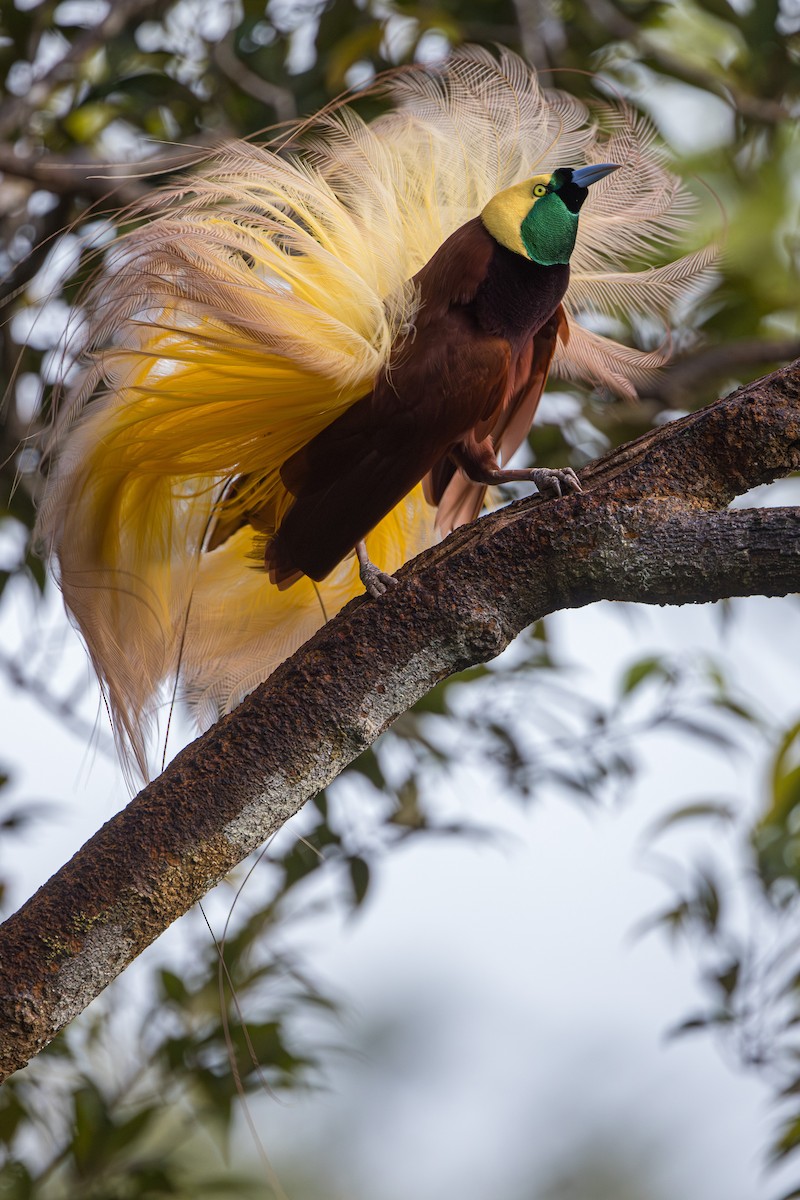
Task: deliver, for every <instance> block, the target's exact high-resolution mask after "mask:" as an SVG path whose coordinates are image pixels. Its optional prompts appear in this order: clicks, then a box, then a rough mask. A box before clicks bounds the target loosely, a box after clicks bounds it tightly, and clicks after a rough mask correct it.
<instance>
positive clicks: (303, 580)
mask: <svg viewBox="0 0 800 1200" xmlns="http://www.w3.org/2000/svg"><path fill="white" fill-rule="evenodd" d="M385 92H386V96H387V98H388V100H389V101H390V103H391V109H390V111H389V112H387V113H386V114H385V115H383V116H381V117H379V118H377V119H376V120H374V121H372V122H371V123H368V124H367V123H365V122H364V121H362V120H361V119H360V117H358V116H357V115H356V114H355V113H354V112H353V111H352V110H350V109H347V108H338V109H332V110H324V111H323V112H322V113H320V114H318V115H317V117H316V118H313V119H311V120H310V121H306V122H303V124H302V127H301V128H298V130H297V131H296V136H295V137H294V138H293V145H294V148H292V149H291V150H289V151H287V152H284V151H279V150H276V149H271V148H268V147H258V146H254V145H250V144H238V145H234V146H227V147H224V148H222V149H220V150H219V151H218V152H216V153H214V154H213V155H211V156H210V157H209V158H208V160H207V161H206V162H205V163H204V164H203V165H202V167H201V168H200V169H199V170H198V171H197V172H196V173H195V174H194V175H193V176H192V177H191V178H189V179H187V180H186V181H185V182H184V183H183V184H182V185H181V186H180V187H178V188H173V189H172V190H169V191H164V192H161V193H159V194H158V196H157V199H156V201H155V202H154V204H153V205H152V206H151V208H150V210H149V212H148V213H147V219H146V220H144V221H142V220H141V218H139V219H138V220H137V222H136V223H135V225H133V227H132V228H131V229H130V230H129V231H128V232H126V233H124V234H123V235H122V236H121V238H120V239H119V240H118V241H117V243H116V244H115V246H114V248H113V250H112V251H111V252H110V253H109V255H108V258H107V261H106V263H105V264H104V266H103V268H102V270H101V271H100V273H99V275H98V278H97V281H96V283H95V285H94V288H93V290H92V292H91V295H90V297H89V301H88V305H87V319H86V333H85V337H84V346H83V362H84V369H83V372H82V374H81V377H80V379H79V380H78V382H77V383H76V384H74V385H73V386H72V388H71V391H70V392H69V394H68V395H67V396H66V402H65V403H64V404H62V405H61V406H60V408H59V411H58V413H57V415H56V417H55V420H54V428H53V433H52V439H51V448H50V453H49V455H48V458H49V459H51V460H52V461H54V463H55V466H54V467H53V468H52V470H51V473H50V477H49V480H48V484H47V488H46V492H45V496H44V500H43V503H42V507H41V513H40V517H39V523H38V532H39V536H40V540H41V542H42V543H43V544H44V546H45V547H46V549H47V550H48V551H49V552H50V553H51V554H52V555H53V556H54V558H55V560H56V561H57V569H58V575H59V579H60V584H61V587H62V589H63V593H64V599H65V603H66V605H67V608H68V609H69V611H70V612H71V614H72V615H73V617H74V619H75V621H76V622H77V624H78V626H79V628H80V630H81V633H82V635H83V638H84V640H85V642H86V645H87V647H88V650H89V654H90V656H91V658H92V662H93V664H94V666H95V669H96V671H97V674H98V677H99V679H100V681H101V685H102V687H103V689H104V692H105V695H106V697H107V701H108V705H109V708H110V712H111V714H112V719H113V724H114V730H115V735H116V738H117V742H118V745H119V747H120V750H121V753H122V755H123V757H124V758H125V759H127V760H128V761H132V762H133V763H134V764H135V765H136V766H137V767H138V769H139V771H140V772H141V773H142V774H143V775H146V774H147V771H148V764H147V745H148V738H149V734H150V730H151V726H152V723H153V720H154V717H155V715H156V712H157V709H158V707H159V705H160V703H161V702H162V700H163V698H164V695H165V694H166V692H167V690H168V689H169V688H170V687H171V686H172V685H174V681H175V679H176V677H178V676H179V677H180V684H181V690H182V694H183V695H184V697H185V698H186V699H187V701H188V702H189V704H190V705H191V707H192V708H193V710H194V713H195V715H196V717H197V720H198V721H199V723H200V724H201V725H206V724H210V723H211V722H212V721H213V720H215V719H216V718H217V717H218V716H219V715H220V714H221V713H223V712H226V711H229V710H230V709H231V708H233V707H234V706H235V705H236V704H237V703H238V701H239V700H240V699H241V698H242V696H243V695H245V694H246V693H247V692H249V691H250V690H252V688H253V687H255V686H256V685H257V684H258V683H259V682H260V681H261V680H263V679H264V678H265V677H266V676H267V675H268V674H269V673H270V672H271V671H272V670H273V669H274V668H275V667H276V666H277V665H278V664H279V663H280V662H282V661H283V660H284V659H285V658H286V657H287V656H288V655H290V654H291V653H292V652H293V651H294V650H295V649H297V647H298V646H300V645H301V644H302V643H303V642H304V641H306V640H307V639H308V638H309V637H310V636H311V634H313V633H314V632H315V631H316V630H317V629H318V628H319V627H320V626H321V624H322V623H323V622H324V621H325V620H326V619H328V618H329V617H330V616H332V615H333V614H334V613H336V612H337V611H338V610H339V609H340V608H341V607H342V606H343V605H344V604H346V603H347V601H349V600H350V599H351V598H352V597H353V596H355V595H357V594H358V593H359V592H360V591H361V590H362V583H361V581H360V580H363V581H364V583H365V584H366V586H367V588H368V590H369V591H370V592H372V593H373V594H374V595H379V594H380V592H381V591H382V590H383V589H384V588H385V587H386V586H388V580H389V577H390V576H391V574H392V573H393V572H394V571H396V570H397V568H398V567H399V566H400V565H401V564H402V563H404V562H405V561H407V560H408V559H410V558H412V557H413V556H414V555H416V554H417V553H419V552H420V551H421V550H422V549H424V548H425V547H427V546H430V545H431V544H432V543H433V542H434V541H435V540H436V539H437V538H438V537H440V536H441V535H442V534H444V533H446V532H448V531H449V530H450V529H452V528H454V527H455V526H456V525H458V524H460V523H462V522H464V521H467V520H471V519H473V518H474V517H475V516H477V515H478V513H479V512H480V509H481V507H482V505H483V502H484V498H485V495H486V488H487V485H490V484H493V483H497V482H502V481H503V480H505V479H509V478H527V479H531V480H532V481H534V482H536V483H537V484H538V486H539V487H540V488H541V489H542V490H543V491H547V492H550V493H551V494H554V495H557V494H560V493H561V492H562V491H564V490H575V489H576V488H578V487H579V485H578V483H577V479H576V477H575V475H574V473H573V472H572V471H571V470H570V469H569V468H565V469H564V470H562V471H555V472H554V471H547V470H544V469H536V468H533V469H531V470H518V471H510V470H509V469H508V468H507V466H506V465H505V464H507V463H508V461H509V459H510V458H511V456H512V455H513V453H514V452H515V450H516V449H517V448H518V447H519V445H520V444H521V442H522V441H523V440H524V438H525V437H526V435H527V432H528V430H529V428H530V425H531V422H532V420H533V417H534V413H535V411H536V407H537V404H538V402H539V398H540V396H541V393H542V390H543V388H544V385H545V382H546V380H547V376H548V373H549V371H550V370H551V369H552V370H553V371H554V372H555V373H556V374H558V375H560V376H562V377H564V378H568V379H572V380H579V381H583V382H585V383H588V384H591V385H604V386H606V387H608V388H611V389H612V390H613V391H615V392H617V393H619V394H623V395H631V394H635V389H636V387H637V386H638V385H641V384H642V383H643V382H645V381H646V380H647V378H648V376H649V375H650V374H651V373H652V372H653V371H654V370H655V369H657V367H658V366H659V365H661V363H662V362H663V361H664V355H663V354H662V353H661V352H659V351H653V352H642V351H639V350H636V349H633V348H631V347H628V346H625V345H622V344H620V343H618V342H615V341H613V340H611V339H609V338H606V337H603V336H601V335H600V334H598V333H596V332H593V331H592V330H591V329H590V328H588V327H587V326H585V325H584V324H582V323H581V320H580V315H581V314H582V313H585V312H590V313H603V314H608V315H620V314H623V315H630V314H632V313H642V314H646V315H648V316H650V317H653V316H656V317H660V318H661V319H663V320H664V321H665V322H668V320H669V314H670V311H671V309H672V307H673V306H674V304H675V303H676V301H678V300H679V298H680V297H681V296H682V295H683V294H684V293H685V292H686V290H687V288H689V287H690V286H693V285H696V283H697V280H698V278H700V277H702V275H703V274H704V273H705V272H706V271H707V270H708V268H709V265H710V263H711V259H712V252H711V251H701V252H698V253H694V254H689V255H684V256H682V257H679V258H677V259H675V260H674V261H672V262H670V263H669V264H668V265H667V266H662V267H658V268H645V269H639V270H631V269H630V267H629V265H630V263H631V262H634V261H637V262H641V261H642V260H644V259H646V257H647V255H648V253H650V252H652V250H653V248H654V247H658V248H659V249H660V250H662V251H663V248H664V247H665V246H666V247H672V246H674V245H675V244H676V243H677V242H678V240H679V239H680V237H681V236H682V233H683V231H684V229H685V226H686V223H687V218H688V216H689V214H690V212H691V198H690V196H689V194H688V193H687V191H686V190H685V189H684V188H683V186H682V185H681V183H680V181H679V180H678V179H677V178H676V176H675V175H673V174H671V173H670V172H669V171H668V170H667V169H666V168H665V166H664V164H663V161H662V157H661V154H660V152H659V150H658V147H657V145H656V141H655V137H654V133H653V131H652V129H651V127H650V126H649V125H648V124H647V123H646V122H645V121H644V120H643V119H641V118H640V117H638V116H636V115H634V114H632V113H631V112H630V111H628V110H627V109H626V108H625V107H624V106H614V105H603V106H598V107H597V108H595V109H593V110H591V111H590V110H588V109H587V108H586V107H585V106H584V105H583V104H582V103H580V102H579V101H578V100H575V99H573V98H571V97H569V96H567V95H565V94H564V93H561V92H546V91H543V90H542V89H541V88H540V86H539V83H538V81H537V78H536V75H535V73H534V72H533V70H532V69H531V68H530V67H528V66H527V65H526V64H525V63H524V62H523V61H522V60H521V59H520V58H518V57H516V56H514V55H513V54H511V53H509V52H502V53H501V54H500V56H499V58H496V57H495V56H493V55H492V54H490V53H489V52H487V51H484V50H480V49H476V48H469V49H465V50H462V51H460V52H459V53H457V54H456V55H454V56H453V57H452V58H451V59H450V60H449V62H448V63H447V64H445V65H444V66H442V67H441V68H436V69H434V68H421V67H420V68H417V69H412V70H409V71H404V72H402V73H398V74H395V75H394V76H390V77H389V78H388V80H387V82H386V84H385ZM617 167H619V169H616V168H617ZM590 187H591V193H590V192H589V188H590ZM587 197H589V198H588V200H587ZM585 201H586V203H585V204H584V202H585Z"/></svg>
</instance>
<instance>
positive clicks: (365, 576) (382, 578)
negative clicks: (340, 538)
mask: <svg viewBox="0 0 800 1200" xmlns="http://www.w3.org/2000/svg"><path fill="white" fill-rule="evenodd" d="M356 558H357V559H358V574H359V578H360V579H361V582H362V583H363V585H364V587H365V589H366V591H367V592H368V594H369V595H370V596H372V599H373V600H377V599H378V597H379V596H382V595H383V594H384V592H387V591H388V590H389V588H390V587H396V585H397V580H396V579H395V578H394V577H393V576H392V575H387V574H386V572H385V571H382V570H381V569H380V567H376V566H375V563H374V562H370V560H369V555H368V554H367V543H366V542H364V541H361V542H358V543H357V545H356Z"/></svg>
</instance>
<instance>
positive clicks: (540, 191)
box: [533, 183, 547, 196]
mask: <svg viewBox="0 0 800 1200" xmlns="http://www.w3.org/2000/svg"><path fill="white" fill-rule="evenodd" d="M546 191H547V188H546V187H545V186H544V184H543V183H537V185H536V187H535V188H534V189H533V194H534V196H543V195H544V194H545V192H546Z"/></svg>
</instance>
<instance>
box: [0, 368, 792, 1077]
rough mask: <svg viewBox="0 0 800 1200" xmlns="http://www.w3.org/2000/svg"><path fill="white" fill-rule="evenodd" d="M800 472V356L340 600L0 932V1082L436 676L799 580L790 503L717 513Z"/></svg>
mask: <svg viewBox="0 0 800 1200" xmlns="http://www.w3.org/2000/svg"><path fill="white" fill-rule="evenodd" d="M798 468H800V362H797V363H794V364H793V365H792V366H790V367H786V368H783V369H782V370H780V371H776V372H775V373H774V374H772V375H770V376H768V377H767V378H765V379H762V380H759V381H757V382H756V383H753V384H751V385H749V386H748V387H746V388H742V389H740V390H739V391H738V392H736V393H735V394H734V395H732V396H729V397H726V398H725V399H724V400H720V401H718V402H717V403H716V404H712V405H711V406H709V407H708V408H705V409H701V410H700V411H698V412H696V413H692V414H691V415H690V416H688V417H684V418H683V419H682V420H679V421H674V422H672V423H670V424H668V425H666V426H662V427H660V428H659V429H657V430H655V431H653V432H651V433H648V434H646V435H644V436H643V437H641V438H638V439H637V440H636V441H634V442H631V443H629V444H628V445H626V446H623V447H621V448H619V449H618V450H615V451H614V452H612V453H611V454H609V455H608V456H607V457H606V458H604V459H602V460H600V461H599V462H596V463H594V464H592V465H591V466H589V467H587V468H586V469H585V470H584V471H583V472H582V474H581V479H582V481H583V484H584V487H585V488H586V491H585V492H584V494H582V495H575V496H568V497H566V498H564V499H561V500H558V501H549V502H545V501H542V500H539V499H533V500H525V501H520V502H518V503H516V504H512V505H510V506H509V507H508V508H504V509H502V510H500V511H499V512H497V513H494V514H492V515H491V516H488V517H485V518H484V519H482V520H480V521H477V522H475V523H473V524H472V525H469V526H466V527H464V528H462V529H459V530H457V531H456V532H455V533H454V534H453V535H452V536H451V537H449V538H447V539H446V541H444V542H443V543H441V544H440V545H439V546H436V547H434V548H433V549H432V550H430V551H428V552H426V553H425V554H423V555H421V556H420V557H419V558H418V559H416V560H415V561H414V562H413V563H412V564H409V565H408V566H406V567H405V568H403V570H402V571H401V572H400V575H399V578H400V586H399V587H397V588H395V589H393V590H391V591H390V592H389V593H388V594H387V595H386V596H384V597H382V598H381V600H380V601H377V602H372V601H364V600H356V601H353V602H352V603H351V604H350V605H348V606H347V608H346V609H345V610H344V611H343V612H342V613H341V614H340V615H339V616H338V617H337V618H335V619H334V620H333V621H331V622H330V623H329V624H328V625H326V626H325V627H324V629H322V630H320V632H319V633H318V634H317V635H316V636H315V637H314V638H312V640H311V641H310V642H309V643H308V644H307V645H306V646H305V647H303V648H302V649H301V650H300V651H299V652H298V653H297V654H295V655H294V657H293V658H292V659H290V660H289V661H288V662H286V663H284V664H283V665H282V666H281V667H280V668H279V669H278V670H277V671H276V672H275V674H274V675H272V676H271V677H270V679H269V680H268V681H267V682H266V683H265V684H262V685H261V687H259V688H258V689H257V690H256V692H254V693H253V695H252V696H250V697H248V699H247V700H245V702H244V703H243V704H242V705H240V707H239V708H238V709H237V710H236V712H235V713H233V714H231V716H229V717H225V718H224V719H223V720H222V721H220V722H219V723H218V724H217V725H215V726H214V727H213V728H212V729H211V730H209V731H208V733H207V734H205V735H204V737H202V738H200V739H199V740H198V741H196V742H194V743H193V744H192V745H191V746H188V747H187V748H186V749H185V750H183V751H182V752H181V753H180V754H179V755H178V756H177V757H176V759H175V760H174V761H173V762H172V763H171V764H170V766H169V767H168V768H167V770H166V771H165V772H164V774H163V775H162V776H161V777H160V778H159V779H157V780H155V781H154V782H153V783H151V784H150V785H149V786H148V787H147V788H145V789H144V791H143V792H142V793H141V794H140V795H139V796H138V797H137V798H136V799H135V800H134V801H133V802H132V803H131V804H130V805H129V806H128V807H127V808H126V809H125V810H124V812H122V813H120V814H119V815H118V816H116V817H115V818H114V819H113V820H111V821H109V822H108V824H106V825H105V826H104V827H103V829H101V830H100V831H99V833H97V834H96V835H95V836H94V837H93V838H92V839H91V840H90V841H89V842H87V844H86V845H85V846H84V847H83V849H82V850H80V851H79V852H78V854H76V855H75V857H74V858H73V859H72V861H71V862H69V863H68V864H67V865H66V866H65V867H63V868H62V870H61V871H59V872H58V873H57V874H56V875H55V876H54V877H53V878H52V879H51V880H50V882H49V883H48V884H46V885H45V886H44V887H43V888H41V889H40V890H39V891H38V892H37V893H36V895H35V896H33V897H32V899H31V900H29V901H28V902H27V904H25V905H24V906H23V908H22V909H20V911H19V912H18V913H16V914H15V915H14V916H13V917H11V918H10V919H9V920H8V921H7V922H6V923H5V924H4V925H3V926H2V927H0V1030H2V1036H1V1037H0V1072H1V1073H2V1075H1V1076H0V1077H3V1078H4V1077H5V1076H6V1075H8V1074H9V1073H10V1072H12V1071H14V1070H16V1069H17V1068H18V1067H21V1066H22V1065H23V1064H24V1063H25V1062H27V1061H28V1059H29V1058H30V1057H31V1055H33V1054H34V1053H36V1052H37V1051H38V1050H39V1049H41V1048H42V1046H44V1045H46V1044H47V1042H48V1041H50V1040H51V1039H52V1038H53V1037H54V1035H55V1034H56V1033H57V1031H58V1030H59V1029H61V1028H62V1027H63V1026H64V1025H65V1024H66V1023H67V1022H68V1021H70V1020H71V1019H72V1018H73V1017H74V1016H75V1015H77V1014H78V1013H79V1012H80V1011H81V1010H82V1009H83V1008H84V1007H85V1006H86V1005H87V1004H88V1003H89V1001H90V1000H92V999H93V998H94V997H95V996H96V995H97V994H98V993H99V992H100V991H102V989H103V988H104V987H105V986H106V984H108V983H109V982H110V981H111V980H112V979H113V978H114V977H115V976H116V975H117V974H118V973H119V972H120V971H122V970H123V968H124V967H125V966H126V965H127V964H128V963H129V962H131V961H132V959H133V958H135V957H136V955H137V954H139V953H140V951H141V950H143V949H144V948H145V946H147V945H149V943H150V942H152V941H153V940H154V939H155V938H156V937H158V935H159V934H160V933H161V932H162V930H163V929H165V928H166V927H167V926H168V925H169V924H170V923H171V922H172V921H174V920H175V919H176V918H177V917H179V916H180V915H181V914H182V913H184V912H185V911H186V910H187V909H188V908H189V907H190V906H191V905H192V904H194V903H195V901H196V900H198V899H199V898H200V897H201V896H202V895H203V894H204V893H205V892H206V891H208V889H209V888H210V887H212V886H213V885H214V884H215V883H217V882H218V881H219V880H220V879H221V878H222V877H223V876H224V875H225V874H226V873H227V872H228V871H230V870H231V868H232V867H234V866H235V865H236V864H237V863H238V862H240V861H241V859H243V858H244V857H245V856H246V855H247V854H249V853H250V852H251V851H252V850H254V849H255V848H256V847H257V846H258V845H260V844H261V843H262V842H263V841H264V840H265V839H266V838H267V837H269V836H270V834H272V833H273V832H274V831H275V830H276V829H278V828H279V827H280V826H281V825H282V824H283V823H284V822H285V821H287V820H288V819H289V817H291V816H292V815H293V814H294V813H296V812H297V811H298V809H299V808H300V807H301V806H302V805H303V804H304V803H305V801H306V800H307V799H308V798H309V797H310V796H313V795H314V794H315V793H317V792H318V791H319V790H320V789H321V788H324V787H326V786H327V785H328V784H329V783H330V782H331V780H332V779H334V778H335V777H336V775H338V774H339V773H340V772H341V771H342V770H343V769H344V767H345V766H347V764H348V763H349V762H351V761H352V760H353V759H354V758H355V757H356V756H357V755H358V754H360V753H361V751H362V750H364V749H365V748H366V747H367V746H368V745H370V743H371V742H373V741H374V740H375V738H377V737H378V735H379V734H380V733H382V732H383V731H384V730H385V729H386V728H388V727H389V726H390V725H391V723H392V722H393V721H394V720H395V718H396V717H397V716H399V715H400V714H401V713H402V712H404V711H405V710H406V709H408V708H410V707H411V705H412V704H414V702H415V701H416V700H418V699H419V698H420V697H421V696H423V695H424V694H425V693H426V692H427V691H428V690H429V689H430V688H431V687H433V686H434V685H435V684H436V683H438V682H439V681H440V680H442V679H444V678H446V677H447V676H448V675H451V674H452V673H453V672H455V671H460V670H462V669H464V668H466V667H468V666H470V665H473V664H475V663H479V662H485V661H486V660H488V659H490V658H493V657H494V656H495V655H497V654H499V653H500V651H501V650H503V649H504V648H505V646H506V645H508V643H509V641H510V640H511V639H512V638H513V637H515V636H516V634H517V633H519V632H520V630H522V629H523V628H525V626H527V625H529V624H530V623H531V622H532V621H535V620H538V619H539V618H541V617H543V616H545V615H546V614H548V613H552V612H555V611H557V610H559V609H564V608H576V607H580V606H581V605H585V604H590V603H592V602H593V601H595V600H600V599H612V600H629V601H630V600H633V601H639V602H642V603H649V604H691V603H701V602H705V601H711V600H717V599H720V598H721V597H724V596H750V595H755V594H759V595H784V594H786V593H788V592H791V591H798V590H800V509H797V508H773V509H765V510H758V509H750V510H747V509H744V510H736V511H725V509H726V508H727V505H728V504H729V503H730V501H731V500H732V499H733V498H734V496H736V495H740V494H742V493H743V492H745V491H747V490H749V489H750V488H752V487H754V486H756V485H758V484H762V483H765V482H768V481H770V480H772V479H775V478H777V477H779V476H782V475H786V474H788V473H790V472H791V471H795V470H797V469H798Z"/></svg>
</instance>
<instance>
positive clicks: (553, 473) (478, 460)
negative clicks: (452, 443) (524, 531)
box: [451, 438, 583, 498]
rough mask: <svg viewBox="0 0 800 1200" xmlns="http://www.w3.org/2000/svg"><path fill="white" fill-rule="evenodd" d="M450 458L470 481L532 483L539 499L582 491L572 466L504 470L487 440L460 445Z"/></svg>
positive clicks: (489, 484)
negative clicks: (538, 492)
mask: <svg viewBox="0 0 800 1200" xmlns="http://www.w3.org/2000/svg"><path fill="white" fill-rule="evenodd" d="M451 454H452V455H453V458H454V459H455V460H456V462H457V463H458V465H459V466H460V467H461V469H462V470H463V471H464V473H465V474H466V475H467V476H468V477H469V478H470V479H471V480H473V482H474V483H485V484H487V485H488V486H489V487H496V486H497V485H498V484H501V483H517V482H520V483H535V484H536V486H537V488H538V489H539V491H540V492H541V494H542V495H543V496H549V497H551V498H557V497H559V496H563V495H564V494H565V493H569V492H582V491H583V488H582V487H581V483H580V480H579V479H578V476H577V475H576V474H575V472H574V471H573V469H572V467H562V468H560V469H555V468H553V467H522V468H519V469H517V470H512V471H509V470H506V469H504V468H503V467H501V466H500V464H499V463H498V461H497V458H496V457H495V452H494V446H493V445H492V443H491V441H490V440H489V439H488V438H487V440H486V441H485V442H478V443H474V444H473V445H463V446H459V447H457V448H456V449H455V450H454V451H451Z"/></svg>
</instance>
